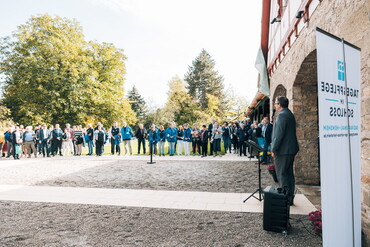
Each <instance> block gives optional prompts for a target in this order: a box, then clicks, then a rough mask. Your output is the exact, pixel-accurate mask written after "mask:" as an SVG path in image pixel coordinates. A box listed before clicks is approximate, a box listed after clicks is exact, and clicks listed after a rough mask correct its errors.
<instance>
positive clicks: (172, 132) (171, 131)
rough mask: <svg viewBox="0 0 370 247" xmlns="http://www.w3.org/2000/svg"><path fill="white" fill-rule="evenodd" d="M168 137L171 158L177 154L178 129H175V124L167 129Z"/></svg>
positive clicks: (171, 124)
mask: <svg viewBox="0 0 370 247" xmlns="http://www.w3.org/2000/svg"><path fill="white" fill-rule="evenodd" d="M166 136H167V141H168V146H169V152H170V156H173V155H174V154H175V143H176V137H177V129H176V128H175V124H174V123H173V122H171V123H170V126H169V127H168V128H167V129H166Z"/></svg>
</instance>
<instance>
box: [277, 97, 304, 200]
mask: <svg viewBox="0 0 370 247" xmlns="http://www.w3.org/2000/svg"><path fill="white" fill-rule="evenodd" d="M288 105H289V100H288V99H287V98H286V97H283V96H279V97H277V98H276V101H275V108H276V111H277V112H278V113H279V115H278V117H277V119H276V122H275V124H274V129H273V132H272V149H271V155H272V157H273V158H275V165H276V175H277V177H278V180H279V185H280V187H281V188H283V189H287V190H288V197H289V200H290V204H291V205H293V199H294V190H295V178H294V171H293V163H294V157H295V155H296V154H297V153H298V151H299V147H298V140H297V135H296V121H295V118H294V115H293V113H292V112H291V111H290V110H289V109H288Z"/></svg>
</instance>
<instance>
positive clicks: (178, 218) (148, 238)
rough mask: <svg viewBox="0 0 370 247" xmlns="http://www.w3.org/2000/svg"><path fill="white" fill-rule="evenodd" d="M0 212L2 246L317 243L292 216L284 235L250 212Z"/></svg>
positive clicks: (18, 207)
mask: <svg viewBox="0 0 370 247" xmlns="http://www.w3.org/2000/svg"><path fill="white" fill-rule="evenodd" d="M0 212H1V215H2V217H1V219H0V227H1V232H0V240H1V241H0V246H7V247H11V246H45V247H59V246H84V247H89V246H91V247H92V246H94V247H99V246H104V247H106V246H112V247H113V246H220V247H221V246H222V247H224V246H232V247H237V246H238V247H241V246H253V247H260V246H305V247H310V246H313V247H316V246H321V245H322V242H321V239H320V238H319V237H318V236H315V235H313V234H311V233H309V232H308V231H307V230H306V229H305V228H304V227H303V225H302V224H301V223H300V222H296V221H294V220H292V221H291V223H292V225H293V227H292V228H291V231H290V232H289V234H288V236H287V237H283V236H282V235H281V234H280V233H274V232H267V231H264V230H262V214H253V213H227V212H210V211H191V210H168V209H150V208H125V207H112V206H89V205H66V204H48V203H24V202H0ZM296 218H297V219H298V216H297V217H296ZM301 218H302V217H301ZM307 222H308V221H307V220H305V223H306V224H307Z"/></svg>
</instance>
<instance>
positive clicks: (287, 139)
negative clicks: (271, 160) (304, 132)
mask: <svg viewBox="0 0 370 247" xmlns="http://www.w3.org/2000/svg"><path fill="white" fill-rule="evenodd" d="M271 151H272V152H273V153H275V154H276V155H296V154H297V153H298V151H299V147H298V141H297V135H296V121H295V118H294V115H293V113H292V112H291V111H290V110H289V109H288V108H283V109H281V111H280V113H279V115H278V117H277V119H276V122H275V124H274V128H273V131H272V149H271Z"/></svg>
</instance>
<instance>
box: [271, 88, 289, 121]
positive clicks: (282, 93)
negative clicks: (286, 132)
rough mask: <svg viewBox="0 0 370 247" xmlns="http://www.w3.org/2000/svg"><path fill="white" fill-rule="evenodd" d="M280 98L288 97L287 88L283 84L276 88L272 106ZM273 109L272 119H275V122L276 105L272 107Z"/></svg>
mask: <svg viewBox="0 0 370 247" xmlns="http://www.w3.org/2000/svg"><path fill="white" fill-rule="evenodd" d="M278 96H284V97H286V88H285V87H284V86H283V85H281V84H280V85H278V86H277V87H276V89H275V92H274V95H273V97H272V101H271V104H274V103H275V100H276V97H278ZM271 109H272V117H273V118H274V121H275V119H276V116H275V107H274V105H272V107H271Z"/></svg>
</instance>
